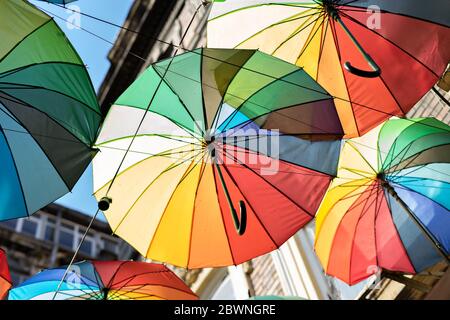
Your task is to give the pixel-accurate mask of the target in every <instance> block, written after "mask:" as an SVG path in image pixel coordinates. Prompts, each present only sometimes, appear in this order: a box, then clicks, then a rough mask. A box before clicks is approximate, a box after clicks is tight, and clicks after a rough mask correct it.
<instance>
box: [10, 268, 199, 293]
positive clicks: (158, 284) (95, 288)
mask: <svg viewBox="0 0 450 320" xmlns="http://www.w3.org/2000/svg"><path fill="white" fill-rule="evenodd" d="M65 271H66V267H59V268H55V269H48V270H44V271H42V272H40V273H38V274H37V275H35V276H33V277H31V278H30V279H28V280H27V281H25V282H24V283H22V284H21V285H20V286H18V287H15V288H13V289H12V290H11V291H10V293H9V300H196V299H198V297H197V296H196V295H195V294H194V293H193V292H192V291H191V289H189V287H187V286H186V285H185V284H184V282H183V281H182V280H181V279H180V278H178V277H177V276H176V275H175V274H174V273H173V272H172V271H170V270H169V269H168V268H167V267H166V266H164V265H161V264H154V263H147V262H133V261H84V262H79V263H75V264H73V265H72V266H71V267H70V270H69V272H68V274H67V276H66V278H65V280H64V281H63V283H62V285H61V287H60V289H59V290H58V291H57V289H58V285H59V283H60V281H61V279H62V278H63V276H64V272H65ZM56 291H57V292H56Z"/></svg>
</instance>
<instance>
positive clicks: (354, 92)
mask: <svg viewBox="0 0 450 320" xmlns="http://www.w3.org/2000/svg"><path fill="white" fill-rule="evenodd" d="M448 12H450V1H448V0H434V1H427V2H424V1H422V0H373V1H367V0H292V1H286V0H226V1H220V2H216V3H214V5H213V8H212V10H211V14H210V17H209V22H208V30H207V31H208V46H209V47H214V48H242V49H256V48H258V49H260V50H262V51H263V52H266V53H268V54H271V55H275V56H277V57H279V58H282V59H284V60H286V61H289V62H291V63H295V64H297V65H298V66H302V67H304V68H305V70H306V71H307V72H308V73H309V74H310V75H311V76H312V77H313V78H314V79H315V80H316V81H318V82H319V83H320V84H321V85H322V86H323V87H324V88H325V89H326V90H327V91H328V92H329V93H330V94H331V95H333V96H334V97H336V98H335V104H336V108H337V111H338V113H339V117H340V119H341V121H342V125H343V127H344V131H345V133H346V135H347V137H354V136H360V135H362V134H364V133H366V132H367V131H369V130H370V129H371V128H374V127H376V126H377V125H378V124H380V123H381V122H383V121H384V120H386V119H388V118H389V117H390V116H391V115H399V116H403V115H405V114H406V113H407V112H408V111H409V110H410V109H411V108H412V107H413V106H414V105H415V103H416V102H417V101H418V100H419V99H420V98H421V97H422V96H423V95H424V94H425V93H426V92H427V91H428V90H430V88H431V87H432V86H433V85H434V84H435V83H436V82H437V81H438V80H439V78H440V76H441V75H442V73H443V72H444V70H445V68H446V67H447V64H448V62H449V61H450V46H449V45H448V43H449V41H450V15H449V14H448Z"/></svg>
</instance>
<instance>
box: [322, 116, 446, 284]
mask: <svg viewBox="0 0 450 320" xmlns="http://www.w3.org/2000/svg"><path fill="white" fill-rule="evenodd" d="M449 173H450V127H449V126H447V125H445V124H443V123H441V122H439V121H438V120H435V119H432V118H425V119H392V120H389V121H387V122H385V123H384V124H383V125H381V126H379V127H377V128H376V129H374V130H372V131H371V132H369V133H367V134H366V135H364V136H362V137H360V138H355V139H350V140H348V141H347V142H346V143H345V145H344V147H343V149H342V151H341V158H340V162H339V168H338V176H337V178H336V179H335V180H334V181H333V183H332V184H331V186H330V189H329V191H328V192H327V195H326V196H325V198H324V200H323V202H322V204H321V206H320V209H319V211H318V213H317V219H316V244H315V249H316V252H317V254H318V256H319V259H320V261H321V263H322V265H323V267H324V269H325V271H326V272H327V273H328V274H330V275H333V276H335V277H337V278H339V279H341V280H343V281H345V282H347V283H349V284H355V283H357V282H358V281H361V280H363V279H365V278H367V277H369V276H371V275H372V273H374V272H375V271H376V270H377V268H378V267H379V268H384V269H387V270H391V271H400V272H405V273H416V272H421V271H423V270H424V269H426V268H427V267H429V266H431V265H433V264H435V263H437V262H438V261H440V260H442V259H447V261H448V255H449V252H450V212H449V208H450V178H449V177H450V175H449Z"/></svg>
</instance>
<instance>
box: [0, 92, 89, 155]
mask: <svg viewBox="0 0 450 320" xmlns="http://www.w3.org/2000/svg"><path fill="white" fill-rule="evenodd" d="M0 93H3V94H4V95H7V97H6V96H4V95H0V103H1V100H2V99H3V100H6V101H9V102H12V103H15V104H18V105H21V106H23V107H27V108H32V109H33V110H34V111H36V112H39V113H41V114H43V115H45V116H46V117H48V118H49V119H51V120H52V121H53V122H55V123H56V124H57V125H59V126H60V127H61V128H63V129H64V130H65V131H66V132H67V133H68V134H69V135H71V136H72V137H74V139H76V140H77V141H79V142H80V143H81V144H84V145H85V146H86V147H89V148H90V147H91V145H87V144H86V143H85V142H83V141H81V140H80V139H79V138H78V137H77V136H75V135H74V134H73V133H72V132H71V131H70V130H67V128H65V126H67V127H69V128H70V129H72V130H74V131H77V130H76V128H74V127H72V126H71V125H70V124H68V123H66V122H64V125H62V124H60V123H59V121H58V120H56V119H54V118H53V117H52V116H50V115H49V114H48V113H46V112H43V111H42V110H39V109H36V108H34V107H33V106H32V105H31V104H28V103H26V102H24V101H23V100H20V99H18V98H16V97H14V98H12V97H11V96H10V95H9V94H8V93H7V92H5V91H3V90H1V89H0ZM8 97H11V98H8ZM1 105H2V106H4V107H5V108H6V109H7V110H8V111H9V112H11V111H10V110H9V108H8V105H7V104H5V103H1ZM0 111H2V112H3V113H5V114H7V115H8V116H9V117H10V118H11V119H12V120H14V121H15V122H16V123H18V124H19V125H20V126H21V127H23V128H24V129H26V130H27V128H26V127H25V126H24V125H23V124H22V122H21V121H20V120H19V119H17V118H15V117H11V116H10V115H9V114H8V113H6V112H5V111H4V110H2V108H0ZM11 114H13V112H11ZM28 134H30V135H33V133H31V132H28ZM44 137H46V138H52V139H55V140H63V139H61V138H56V137H51V136H44ZM65 140H67V139H65Z"/></svg>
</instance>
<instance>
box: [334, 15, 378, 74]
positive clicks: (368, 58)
mask: <svg viewBox="0 0 450 320" xmlns="http://www.w3.org/2000/svg"><path fill="white" fill-rule="evenodd" d="M333 18H334V19H335V20H336V21H337V22H338V23H339V24H340V25H341V27H342V29H344V31H345V33H346V34H347V35H348V37H349V38H350V39H351V40H352V42H353V44H354V45H355V46H356V48H357V49H358V51H359V52H360V53H361V55H362V56H363V57H364V60H366V61H367V63H368V64H369V66H370V68H371V69H372V70H369V71H368V70H362V69H359V68H356V67H354V66H352V64H351V63H350V62H348V61H346V62H345V63H344V68H345V69H346V70H347V71H348V72H350V73H352V74H354V75H356V76H358V77H362V78H376V77H379V76H380V75H381V68H380V67H379V66H378V64H377V63H376V62H375V61H374V60H373V59H372V57H371V56H370V55H369V54H368V53H367V52H366V51H365V50H364V49H363V47H362V46H361V45H360V44H359V42H358V41H357V40H356V38H355V37H354V36H353V34H352V33H351V32H350V30H349V29H348V28H347V26H346V25H345V24H344V22H343V21H342V19H341V18H340V17H339V15H338V14H334V15H333Z"/></svg>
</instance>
